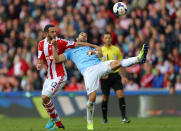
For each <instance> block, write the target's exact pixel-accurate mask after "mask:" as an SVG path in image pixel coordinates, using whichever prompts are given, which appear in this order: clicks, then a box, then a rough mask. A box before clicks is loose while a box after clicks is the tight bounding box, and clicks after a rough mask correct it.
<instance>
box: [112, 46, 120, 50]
mask: <svg viewBox="0 0 181 131" xmlns="http://www.w3.org/2000/svg"><path fill="white" fill-rule="evenodd" d="M111 48H113V49H115V50H119V48H118V47H117V46H115V45H112V46H111Z"/></svg>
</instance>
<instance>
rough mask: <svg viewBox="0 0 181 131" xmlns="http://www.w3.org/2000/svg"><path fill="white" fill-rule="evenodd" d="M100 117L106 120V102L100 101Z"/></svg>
mask: <svg viewBox="0 0 181 131" xmlns="http://www.w3.org/2000/svg"><path fill="white" fill-rule="evenodd" d="M102 115H103V118H104V120H107V101H102Z"/></svg>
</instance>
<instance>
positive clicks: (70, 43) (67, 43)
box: [60, 39, 76, 49]
mask: <svg viewBox="0 0 181 131" xmlns="http://www.w3.org/2000/svg"><path fill="white" fill-rule="evenodd" d="M60 42H61V44H62V46H63V47H64V49H67V48H74V47H75V44H76V42H74V41H68V40H64V39H61V41H60Z"/></svg>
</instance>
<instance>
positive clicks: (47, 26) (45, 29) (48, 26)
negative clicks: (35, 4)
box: [43, 24, 55, 32]
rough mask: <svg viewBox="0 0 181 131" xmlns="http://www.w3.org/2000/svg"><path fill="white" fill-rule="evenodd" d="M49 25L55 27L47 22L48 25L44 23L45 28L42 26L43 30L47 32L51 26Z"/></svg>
mask: <svg viewBox="0 0 181 131" xmlns="http://www.w3.org/2000/svg"><path fill="white" fill-rule="evenodd" d="M51 27H55V26H54V25H52V24H48V25H46V26H45V28H44V30H43V31H44V32H48V30H49V28H51Z"/></svg>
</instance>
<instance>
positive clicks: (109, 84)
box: [101, 73, 123, 95]
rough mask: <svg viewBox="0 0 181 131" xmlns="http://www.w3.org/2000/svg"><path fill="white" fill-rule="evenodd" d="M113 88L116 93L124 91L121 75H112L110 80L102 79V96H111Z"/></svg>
mask: <svg viewBox="0 0 181 131" xmlns="http://www.w3.org/2000/svg"><path fill="white" fill-rule="evenodd" d="M111 88H113V89H114V91H116V90H122V89H123V85H122V83H121V76H120V75H119V73H111V74H109V77H108V79H101V90H102V94H104V95H109V93H110V90H111Z"/></svg>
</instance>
